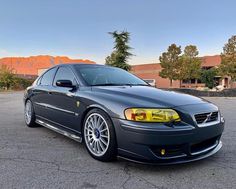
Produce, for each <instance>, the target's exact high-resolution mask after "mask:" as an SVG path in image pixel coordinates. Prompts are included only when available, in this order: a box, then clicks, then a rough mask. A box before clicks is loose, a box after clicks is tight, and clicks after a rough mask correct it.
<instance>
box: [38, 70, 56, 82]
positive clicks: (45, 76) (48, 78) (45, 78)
mask: <svg viewBox="0 0 236 189" xmlns="http://www.w3.org/2000/svg"><path fill="white" fill-rule="evenodd" d="M55 72H56V68H52V69H50V70H48V71H47V72H46V73H45V74H43V76H42V77H41V79H40V80H41V81H40V85H52V82H53V78H54V75H55Z"/></svg>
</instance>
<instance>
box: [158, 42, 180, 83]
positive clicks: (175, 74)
mask: <svg viewBox="0 0 236 189" xmlns="http://www.w3.org/2000/svg"><path fill="white" fill-rule="evenodd" d="M180 54H181V46H177V45H176V44H172V45H170V46H169V47H168V49H167V52H164V53H162V55H161V56H160V57H159V60H160V64H161V67H162V70H161V71H160V72H159V75H160V76H161V77H163V78H168V79H169V80H170V86H171V87H172V82H173V80H177V79H179V74H180V67H181V64H182V63H181V62H182V61H181V59H180Z"/></svg>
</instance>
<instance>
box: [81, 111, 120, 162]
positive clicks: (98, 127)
mask: <svg viewBox="0 0 236 189" xmlns="http://www.w3.org/2000/svg"><path fill="white" fill-rule="evenodd" d="M83 137H84V140H85V145H86V148H87V150H88V152H89V153H90V155H91V156H92V157H93V158H95V159H97V160H100V161H112V160H114V159H115V157H116V151H117V147H116V136H115V131H114V127H113V124H112V122H111V120H110V117H109V116H108V115H107V114H106V113H105V112H103V111H102V110H100V109H93V110H91V111H89V112H88V114H87V115H86V117H85V121H84V125H83Z"/></svg>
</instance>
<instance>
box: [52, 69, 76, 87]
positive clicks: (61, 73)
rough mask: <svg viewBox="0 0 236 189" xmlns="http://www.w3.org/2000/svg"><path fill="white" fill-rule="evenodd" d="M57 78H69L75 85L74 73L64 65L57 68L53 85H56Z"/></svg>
mask: <svg viewBox="0 0 236 189" xmlns="http://www.w3.org/2000/svg"><path fill="white" fill-rule="evenodd" d="M57 80H70V81H72V83H73V85H76V80H75V76H74V73H73V72H72V71H71V70H70V69H68V68H65V67H60V68H59V69H58V70H57V73H56V76H55V79H54V82H53V85H54V86H56V82H57Z"/></svg>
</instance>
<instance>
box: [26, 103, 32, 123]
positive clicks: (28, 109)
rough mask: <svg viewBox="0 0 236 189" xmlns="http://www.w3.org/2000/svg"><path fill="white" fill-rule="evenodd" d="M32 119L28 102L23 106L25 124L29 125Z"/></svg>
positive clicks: (30, 105)
mask: <svg viewBox="0 0 236 189" xmlns="http://www.w3.org/2000/svg"><path fill="white" fill-rule="evenodd" d="M31 118H32V104H31V102H30V101H29V100H28V101H27V102H26V104H25V122H26V124H30V122H31Z"/></svg>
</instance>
